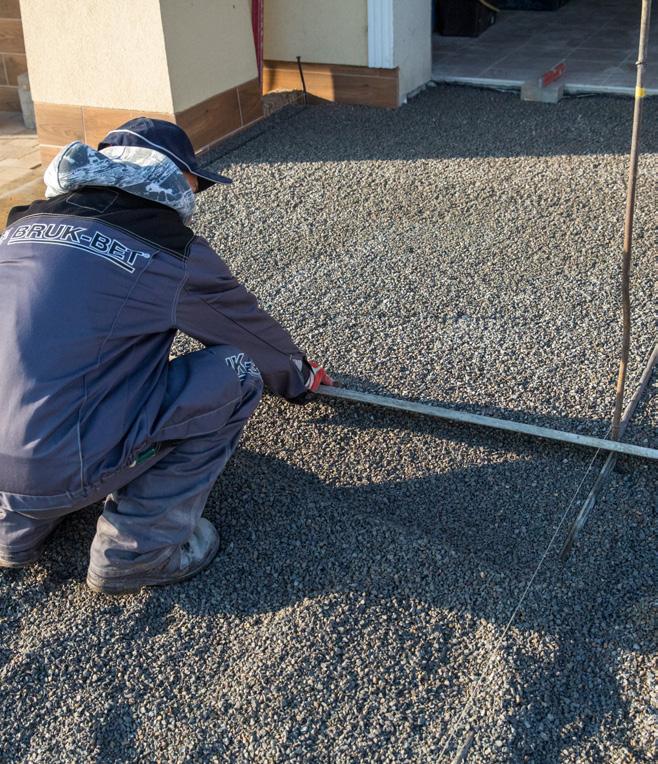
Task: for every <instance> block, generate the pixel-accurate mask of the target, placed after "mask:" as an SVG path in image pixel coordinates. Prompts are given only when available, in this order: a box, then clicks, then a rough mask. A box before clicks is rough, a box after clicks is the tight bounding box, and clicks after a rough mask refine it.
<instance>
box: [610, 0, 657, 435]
mask: <svg viewBox="0 0 658 764" xmlns="http://www.w3.org/2000/svg"><path fill="white" fill-rule="evenodd" d="M651 5H652V0H642V19H641V22H640V42H639V46H638V54H637V80H636V85H635V108H634V110H633V133H632V137H631V156H630V167H629V170H628V188H627V191H626V217H625V220H624V250H623V255H622V267H621V300H622V322H623V330H622V343H621V358H620V360H619V373H618V375H617V386H616V389H615V396H616V397H615V410H614V414H613V417H612V432H611V435H610V437H611V438H612V439H613V440H617V439H618V437H619V423H620V421H621V411H622V406H623V402H624V388H625V386H626V368H627V366H628V353H629V349H630V345H631V294H630V277H631V247H632V244H633V216H634V213H635V187H636V183H637V164H638V156H639V142H640V141H639V139H640V125H641V123H642V102H643V100H644V96H645V92H644V69H645V66H646V63H647V43H648V39H649V22H650V19H651Z"/></svg>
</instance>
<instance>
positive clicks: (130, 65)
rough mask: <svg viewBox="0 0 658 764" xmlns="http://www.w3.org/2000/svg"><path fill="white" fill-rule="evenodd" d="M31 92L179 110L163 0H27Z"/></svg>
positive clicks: (60, 100) (39, 96)
mask: <svg viewBox="0 0 658 764" xmlns="http://www.w3.org/2000/svg"><path fill="white" fill-rule="evenodd" d="M21 11H22V16H23V31H24V35H25V47H26V51H27V58H28V63H29V69H30V87H31V89H32V98H33V99H34V100H35V101H37V102H41V103H57V104H72V105H76V106H82V105H85V106H102V107H106V108H121V109H142V110H144V111H162V112H171V111H173V102H172V95H171V88H170V85H169V73H168V71H167V59H166V54H165V44H164V35H163V31H162V20H161V17H160V2H159V0H75V2H71V0H22V1H21Z"/></svg>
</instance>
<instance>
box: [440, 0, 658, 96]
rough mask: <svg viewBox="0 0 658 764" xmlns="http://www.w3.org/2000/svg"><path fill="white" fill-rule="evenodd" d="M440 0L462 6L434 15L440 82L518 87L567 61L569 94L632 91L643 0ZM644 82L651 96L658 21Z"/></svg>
mask: <svg viewBox="0 0 658 764" xmlns="http://www.w3.org/2000/svg"><path fill="white" fill-rule="evenodd" d="M441 4H443V8H444V11H445V9H446V8H449V7H450V6H451V4H454V5H455V8H458V9H459V10H458V12H457V15H446V13H445V12H444V13H441V12H440V11H438V10H437V12H436V13H435V19H436V25H435V31H434V33H433V36H432V79H433V80H434V81H435V82H456V83H463V84H471V85H480V86H484V87H494V88H519V87H520V86H521V85H522V84H523V82H525V81H526V80H529V79H531V78H533V77H539V76H540V75H541V74H543V73H544V72H546V71H548V70H550V69H552V68H553V67H555V66H556V65H558V64H560V63H562V62H564V63H565V64H566V72H565V74H564V75H563V78H562V81H563V82H564V85H565V91H566V92H567V93H608V94H616V95H632V94H633V93H634V91H635V77H636V67H635V61H636V58H637V46H638V37H639V27H640V11H641V0H486V2H485V1H484V0H467V1H466V2H464V0H458V2H457V0H438V4H437V5H438V6H441ZM467 7H468V8H469V9H470V10H468V11H466V9H467ZM494 7H499V8H500V10H499V11H497V12H496V11H495V10H493V9H492V8H494ZM530 8H534V9H535V10H529V9H530ZM537 8H544V9H552V10H536V9H537ZM465 14H466V17H465ZM439 29H441V31H442V32H443V34H440V33H439V31H438V30H439ZM455 32H457V33H458V34H455ZM645 80H646V83H645V84H646V91H647V95H658V25H656V24H654V25H653V29H652V30H651V36H650V41H649V49H648V66H647V68H646V72H645Z"/></svg>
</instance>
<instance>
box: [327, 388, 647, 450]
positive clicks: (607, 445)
mask: <svg viewBox="0 0 658 764" xmlns="http://www.w3.org/2000/svg"><path fill="white" fill-rule="evenodd" d="M318 393H319V394H320V395H325V396H327V397H329V398H342V399H343V400H348V401H354V402H356V403H366V404H369V405H371V406H380V407H382V408H387V409H396V410H397V411H408V412H411V413H412V414H424V415H426V416H431V417H436V418H437V419H448V420H450V421H453V422H464V423H466V424H474V425H478V426H481V427H493V428H494V429H496V430H506V431H507V432H515V433H521V434H523V435H531V436H532V437H535V438H545V439H547V440H557V441H560V442H561V443H570V444H571V445H574V446H586V447H587V448H598V449H601V450H602V451H614V452H616V453H619V454H628V455H629V456H640V457H642V458H644V459H653V460H658V449H655V448H645V447H644V446H636V445H634V444H633V443H620V442H619V441H614V440H604V439H603V438H593V437H590V436H588V435H579V434H578V433H575V432H565V431H564V430H553V429H551V428H550V427H537V426H536V425H533V424H525V423H523V422H513V421H510V420H509V419H498V418H497V417H493V416H483V415H482V414H470V413H468V412H466V411H457V410H456V409H447V408H443V407H442V406H431V405H429V404H427V403H416V402H414V401H404V400H400V399H399V398H388V397H386V396H384V395H373V394H372V393H361V392H359V391H358V390H349V389H347V388H345V387H327V386H326V385H320V387H319V388H318Z"/></svg>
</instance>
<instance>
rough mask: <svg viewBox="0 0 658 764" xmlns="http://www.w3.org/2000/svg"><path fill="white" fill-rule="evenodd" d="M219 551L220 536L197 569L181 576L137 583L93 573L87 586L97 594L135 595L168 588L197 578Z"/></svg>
mask: <svg viewBox="0 0 658 764" xmlns="http://www.w3.org/2000/svg"><path fill="white" fill-rule="evenodd" d="M218 551H219V535H218V536H216V537H215V540H214V542H213V545H212V547H211V548H210V549H209V551H208V553H207V554H206V556H205V557H204V558H203V560H201V561H200V562H199V563H198V564H197V565H196V566H195V567H192V568H188V570H186V571H185V573H182V574H181V575H179V576H170V577H169V578H161V577H159V576H153V577H151V578H150V579H149V577H148V576H145V577H142V578H139V577H136V580H135V581H130V580H126V579H112V578H103V577H102V576H97V575H95V574H94V573H92V572H91V571H89V572H88V573H87V586H88V587H89V588H90V589H91V590H92V592H96V593H97V594H134V593H135V592H138V591H139V590H140V589H143V588H144V587H145V586H167V585H168V584H177V583H179V582H181V581H187V579H188V578H192V576H196V574H197V573H200V572H201V571H202V570H205V569H206V568H207V567H208V565H210V563H211V562H212V561H213V560H214V559H215V557H216V556H217V552H218Z"/></svg>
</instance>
